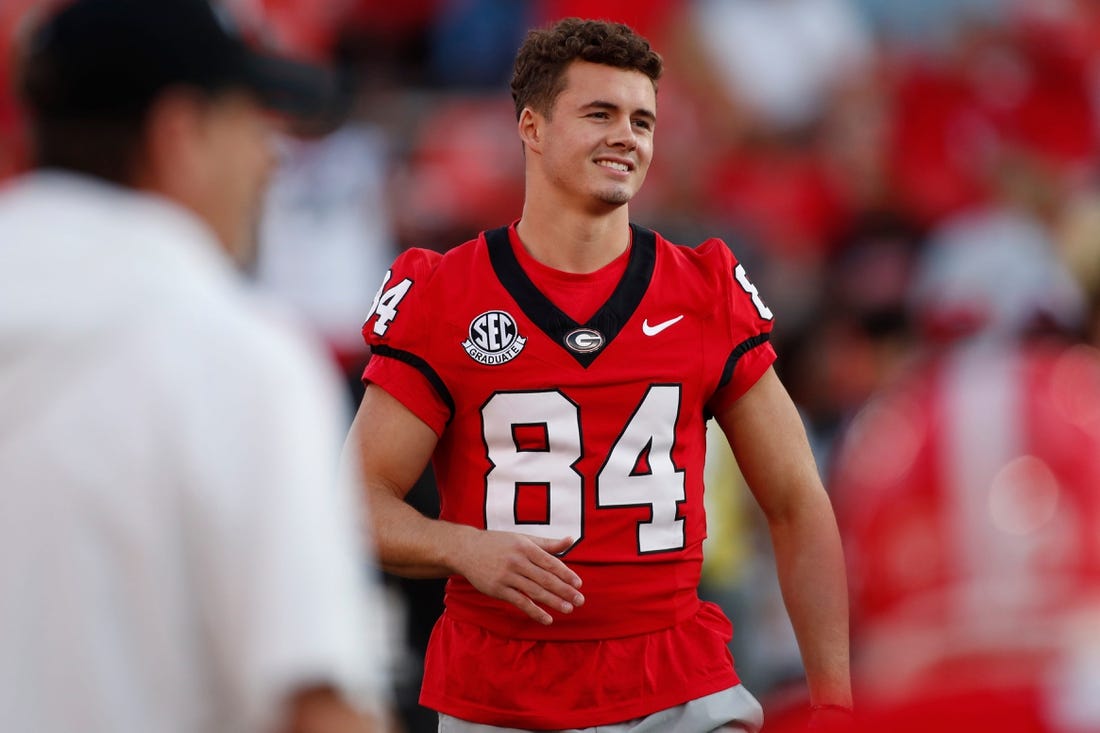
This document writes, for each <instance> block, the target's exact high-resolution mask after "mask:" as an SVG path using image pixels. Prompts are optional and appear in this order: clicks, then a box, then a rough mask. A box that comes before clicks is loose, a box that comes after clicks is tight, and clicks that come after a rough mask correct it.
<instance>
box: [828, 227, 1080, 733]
mask: <svg viewBox="0 0 1100 733" xmlns="http://www.w3.org/2000/svg"><path fill="white" fill-rule="evenodd" d="M1024 211H1025V210H1024V209H1023V208H1021V207H1007V206H990V207H983V208H980V209H976V210H972V211H969V212H966V213H965V214H960V215H958V216H956V217H953V218H951V219H948V220H947V221H946V222H944V223H943V224H942V225H940V226H939V227H938V228H937V230H936V231H935V232H934V233H933V235H932V237H931V240H930V243H929V244H928V247H927V250H926V251H925V252H924V254H923V256H922V258H921V260H920V262H919V265H918V269H917V272H916V276H915V281H914V284H913V287H912V293H911V299H910V302H911V305H912V316H913V319H914V325H915V327H916V328H917V331H918V333H919V334H920V336H921V339H922V342H921V349H920V350H919V351H918V352H917V353H916V354H915V355H913V356H912V357H911V358H910V360H909V363H908V364H907V365H906V366H905V367H904V368H903V369H902V370H901V372H900V374H898V375H897V376H896V377H895V378H894V379H892V380H891V381H890V383H889V384H888V385H887V386H885V387H883V388H882V389H881V390H880V391H879V393H878V394H877V395H876V396H875V398H874V399H872V400H871V402H870V403H869V404H868V406H867V407H865V408H864V410H863V411H862V412H861V413H860V414H859V416H858V417H857V418H856V420H855V421H854V423H853V425H852V426H851V428H850V429H849V430H848V432H847V434H846V435H845V437H844V440H843V443H842V446H841V448H840V451H839V454H838V457H837V459H836V464H835V470H834V471H833V472H832V479H831V481H830V491H831V493H832V495H833V498H834V501H835V502H836V505H837V514H838V518H839V520H840V524H841V531H842V535H843V537H844V541H845V549H846V557H847V559H848V562H849V566H850V573H849V577H850V583H851V593H852V624H853V627H852V644H853V684H854V687H855V688H856V691H857V693H856V694H857V695H858V697H859V700H860V704H861V708H862V710H863V716H864V717H865V720H864V721H863V723H862V725H864V726H865V729H866V730H868V731H871V730H875V731H886V730H889V731H892V732H893V733H907V732H909V731H926V730H940V731H951V732H958V733H962V732H963V731H965V732H966V733H985V732H986V731H988V732H989V733H994V732H995V733H1017V732H1018V733H1085V732H1086V731H1096V730H1098V729H1100V703H1098V700H1100V685H1098V683H1097V680H1100V675H1098V670H1100V644H1098V642H1097V639H1100V590H1098V589H1100V543H1098V541H1097V538H1100V488H1098V487H1100V355H1098V353H1097V352H1096V350H1095V349H1094V348H1092V347H1090V346H1088V345H1086V344H1084V343H1082V342H1081V340H1080V338H1079V334H1080V329H1081V327H1082V325H1083V316H1084V301H1083V299H1082V297H1081V293H1080V291H1079V290H1078V288H1077V287H1076V285H1075V283H1074V281H1073V280H1072V279H1071V277H1070V276H1069V274H1068V272H1067V271H1066V269H1065V268H1064V266H1063V264H1062V262H1061V261H1060V260H1059V259H1058V257H1057V256H1056V251H1055V249H1054V247H1053V245H1052V242H1051V241H1050V238H1049V232H1048V230H1047V229H1046V228H1045V227H1044V226H1042V224H1041V223H1040V221H1039V220H1037V219H1036V218H1034V217H1032V216H1029V215H1027V214H1025V213H1024Z"/></svg>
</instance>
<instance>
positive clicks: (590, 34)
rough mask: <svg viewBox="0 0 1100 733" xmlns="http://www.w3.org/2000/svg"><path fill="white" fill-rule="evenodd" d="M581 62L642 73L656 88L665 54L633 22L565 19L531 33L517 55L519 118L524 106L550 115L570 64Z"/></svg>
mask: <svg viewBox="0 0 1100 733" xmlns="http://www.w3.org/2000/svg"><path fill="white" fill-rule="evenodd" d="M577 60H581V61H589V62H592V63H595V64H604V65H605V66H614V67H616V68H619V69H632V70H634V71H640V72H641V73H643V74H645V75H646V76H648V77H649V78H650V80H651V81H652V82H653V88H654V89H656V88H657V80H658V79H659V78H660V76H661V56H660V54H658V53H657V52H656V51H654V50H653V49H652V48H651V47H650V45H649V41H647V40H646V39H645V38H643V37H642V36H640V35H638V34H637V33H635V32H634V29H632V28H631V27H630V26H628V25H624V24H622V23H611V22H608V21H603V20H584V19H581V18H565V19H563V20H560V21H558V22H557V23H555V24H554V25H552V26H549V27H547V28H538V29H535V30H532V31H530V32H528V34H527V38H526V39H524V41H523V45H522V46H520V48H519V51H518V52H517V53H516V63H515V67H514V69H513V72H512V99H513V100H515V103H516V119H519V116H520V114H522V112H523V108H524V107H530V108H531V109H533V110H536V111H537V112H540V113H542V114H545V115H549V113H550V109H551V108H552V107H553V105H554V100H555V99H557V97H558V95H559V94H561V92H562V90H563V89H564V88H565V69H566V67H568V66H569V64H570V63H572V62H573V61H577Z"/></svg>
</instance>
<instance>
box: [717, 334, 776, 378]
mask: <svg viewBox="0 0 1100 733" xmlns="http://www.w3.org/2000/svg"><path fill="white" fill-rule="evenodd" d="M770 338H771V335H770V334H767V333H758V334H756V335H755V336H751V337H749V338H747V339H745V340H744V341H742V342H741V343H739V344H737V346H736V347H735V348H734V349H733V351H732V352H730V358H729V359H726V367H725V369H723V370H722V379H721V381H719V382H718V389H722V388H723V387H725V386H726V385H727V384H729V381H730V380H731V379H733V370H734V369H735V368H737V360H738V359H740V358H741V357H742V356H744V355H745V354H747V353H748V352H749V351H751V350H752V349H755V348H756V347H757V346H759V345H760V344H763V343H766V342H767V341H768V340H769V339H770Z"/></svg>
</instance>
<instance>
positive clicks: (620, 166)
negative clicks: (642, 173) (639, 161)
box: [596, 160, 630, 173]
mask: <svg viewBox="0 0 1100 733" xmlns="http://www.w3.org/2000/svg"><path fill="white" fill-rule="evenodd" d="M596 164H597V165H602V166H603V167H604V168H611V169H612V170H616V171H622V172H623V173H626V172H627V171H629V170H630V168H628V167H627V166H626V164H625V163H616V162H614V161H611V160H599V161H596Z"/></svg>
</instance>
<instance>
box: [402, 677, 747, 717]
mask: <svg viewBox="0 0 1100 733" xmlns="http://www.w3.org/2000/svg"><path fill="white" fill-rule="evenodd" d="M739 684H741V681H740V679H738V677H737V674H736V673H735V672H734V671H733V670H730V671H729V672H728V673H724V674H722V675H721V676H720V677H716V678H714V679H712V680H708V681H707V683H706V684H702V685H697V686H695V687H694V688H693V689H692V690H681V691H679V692H677V693H670V694H668V695H661V696H652V697H647V698H646V699H645V700H644V701H642V702H639V701H638V700H631V701H629V702H627V703H624V704H622V705H618V706H615V707H611V708H608V707H604V708H599V709H596V710H581V711H576V710H574V711H571V713H570V714H569V715H564V714H563V715H561V717H557V716H556V715H555V716H552V717H548V716H546V715H542V714H535V713H530V714H523V713H517V712H516V711H514V710H499V709H497V708H487V707H482V706H479V705H471V704H470V703H467V702H463V701H461V700H451V699H448V698H447V697H445V696H439V697H433V696H431V695H426V694H423V693H422V694H421V696H420V704H421V705H423V706H424V707H426V708H430V709H432V710H435V711H436V712H440V713H444V714H446V715H450V716H452V717H455V718H460V719H462V720H465V721H468V722H471V723H478V724H480V725H494V726H498V727H502V728H527V729H529V730H559V729H562V728H592V727H595V726H598V725H613V724H615V723H622V722H625V721H628V720H634V719H635V718H642V717H645V716H647V715H652V714H653V713H656V712H660V711H661V710H667V709H668V708H671V707H675V706H677V705H682V704H684V703H686V702H688V701H690V700H696V699H698V698H701V697H706V696H707V695H712V694H714V693H716V692H720V691H722V690H726V689H729V688H731V687H736V686H737V685H739Z"/></svg>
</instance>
